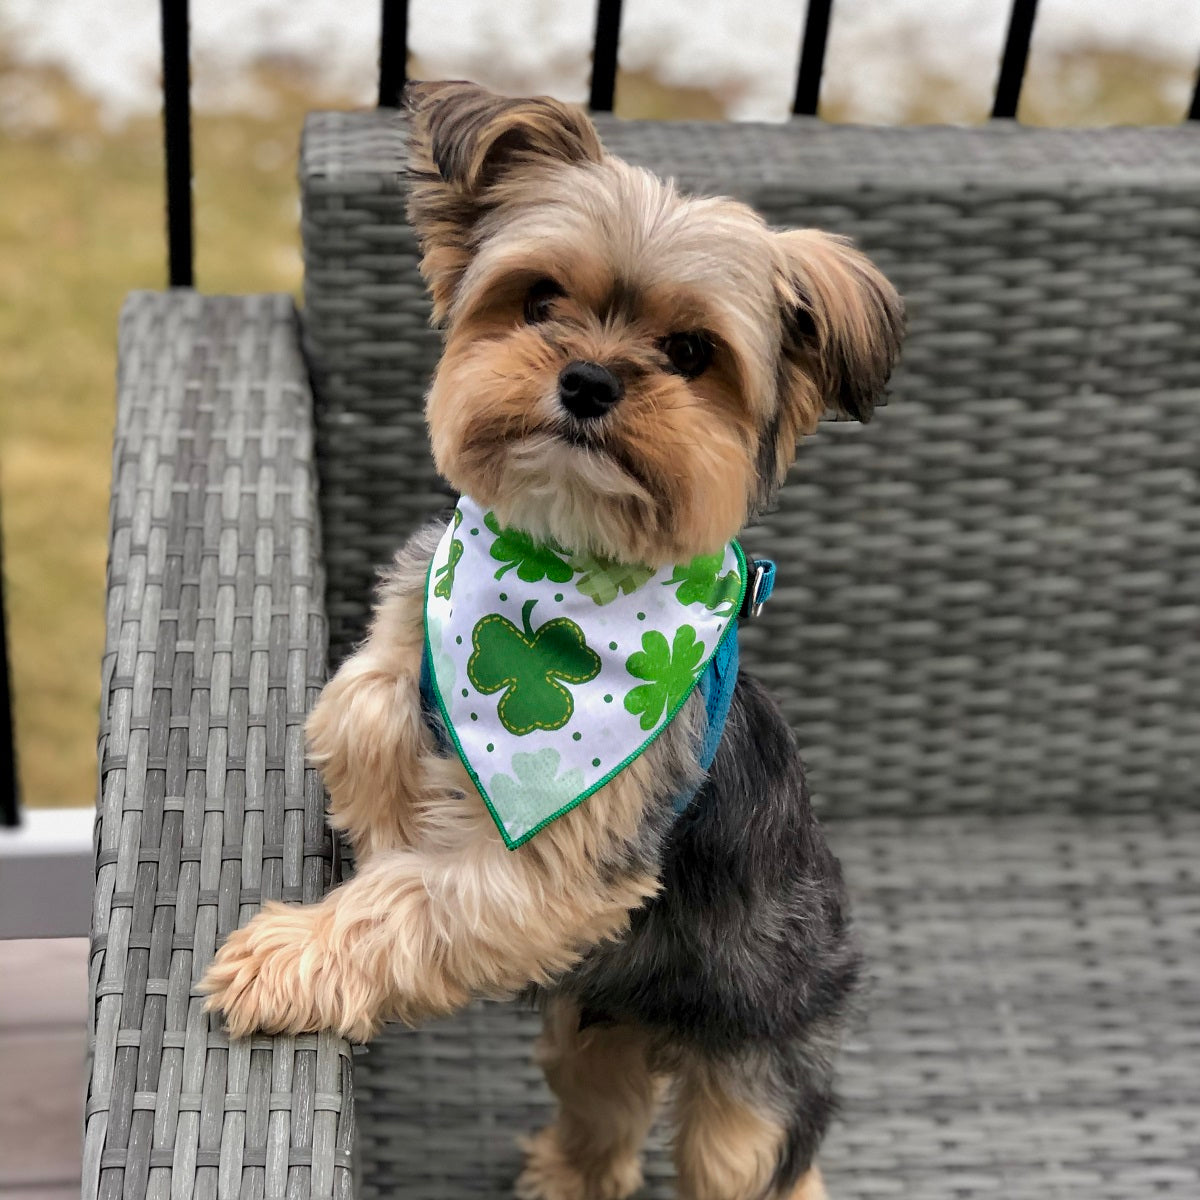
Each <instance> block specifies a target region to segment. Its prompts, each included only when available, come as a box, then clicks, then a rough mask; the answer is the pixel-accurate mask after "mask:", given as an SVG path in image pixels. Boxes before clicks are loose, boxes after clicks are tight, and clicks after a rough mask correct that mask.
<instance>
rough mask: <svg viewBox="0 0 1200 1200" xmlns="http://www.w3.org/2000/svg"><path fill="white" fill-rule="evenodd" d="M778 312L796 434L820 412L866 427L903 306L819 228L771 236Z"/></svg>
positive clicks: (896, 345) (896, 344)
mask: <svg viewBox="0 0 1200 1200" xmlns="http://www.w3.org/2000/svg"><path fill="white" fill-rule="evenodd" d="M775 238H776V247H777V249H778V252H779V269H778V292H779V297H780V303H781V305H782V308H783V358H784V371H783V376H784V379H785V383H784V385H783V386H784V388H785V389H788V390H790V391H791V393H792V394H791V395H789V396H782V397H780V400H781V402H782V403H783V404H784V405H785V406H787V405H789V404H791V405H792V406H797V405H798V406H799V407H800V408H801V409H803V410H804V411H803V412H798V413H797V414H796V418H795V420H796V426H797V429H796V432H797V433H798V434H802V433H805V432H807V431H808V429H809V428H811V427H812V425H813V424H815V422H816V421H817V420H819V419H820V416H821V411H822V410H823V409H832V410H833V411H834V412H837V413H840V414H842V415H844V416H848V417H853V418H854V419H855V420H856V421H864V422H865V421H869V420H870V419H871V414H872V413H873V412H874V409H875V403H876V401H877V400H878V399H879V397H880V396H881V395H882V393H883V389H884V385H885V384H886V383H887V381H888V376H889V375H890V374H891V371H892V365H893V363H894V362H895V361H896V355H897V354H898V352H899V350H900V342H901V339H902V337H903V335H904V302H903V301H902V300H901V299H900V296H899V294H898V293H897V292H896V289H895V288H894V287H892V285H891V284H890V283H889V282H888V281H887V279H885V278H884V276H883V274H882V273H881V272H880V270H879V269H878V268H877V267H876V266H875V264H874V263H872V262H871V260H870V259H869V258H867V256H866V255H865V254H863V253H862V252H861V251H859V250H856V249H855V248H854V246H853V245H852V244H851V243H850V241H849V240H848V239H846V238H842V237H836V236H834V235H833V234H829V233H823V232H821V230H819V229H796V230H787V231H785V232H782V233H777V234H775Z"/></svg>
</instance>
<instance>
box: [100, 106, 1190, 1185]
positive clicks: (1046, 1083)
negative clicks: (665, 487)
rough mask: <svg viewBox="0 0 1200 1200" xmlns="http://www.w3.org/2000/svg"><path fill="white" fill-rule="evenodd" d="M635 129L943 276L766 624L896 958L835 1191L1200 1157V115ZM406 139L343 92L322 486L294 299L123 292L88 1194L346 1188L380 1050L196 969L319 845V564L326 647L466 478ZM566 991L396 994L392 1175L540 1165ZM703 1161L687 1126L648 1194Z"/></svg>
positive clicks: (307, 163)
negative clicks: (402, 543)
mask: <svg viewBox="0 0 1200 1200" xmlns="http://www.w3.org/2000/svg"><path fill="white" fill-rule="evenodd" d="M604 132H605V136H606V140H607V141H608V142H609V144H610V145H611V146H612V147H613V148H614V149H616V150H618V151H619V152H620V153H622V154H624V155H626V156H627V157H630V158H633V159H637V160H640V161H645V162H647V163H649V164H651V165H653V166H655V168H656V169H658V170H660V171H665V172H669V173H673V174H675V175H677V176H678V177H679V178H680V179H681V180H684V181H686V182H688V183H689V184H691V185H694V186H698V187H702V188H704V189H705V190H719V191H724V192H732V193H735V194H739V195H742V196H743V197H745V198H747V199H749V200H751V201H753V202H754V203H756V204H757V205H758V206H759V207H760V208H762V210H763V211H764V212H765V213H766V214H767V215H768V217H769V218H770V219H771V220H773V221H776V222H779V223H781V224H783V223H793V224H818V225H822V226H825V227H828V228H832V229H836V230H839V231H842V232H847V233H851V234H853V235H855V236H856V237H857V238H858V239H859V240H860V241H861V242H862V243H863V244H864V245H865V247H866V248H867V249H868V250H869V251H870V252H871V253H872V254H873V255H874V256H875V257H876V258H877V260H878V261H879V262H880V263H881V265H883V266H884V268H885V269H886V270H887V271H888V272H889V273H890V274H891V275H892V277H893V278H894V279H895V280H896V281H897V283H898V284H899V285H900V286H901V288H902V290H903V291H904V292H905V293H906V294H907V296H908V299H909V302H910V306H911V316H912V320H911V337H910V341H909V345H908V350H907V353H906V356H905V361H904V364H903V366H902V368H901V370H900V371H899V372H898V374H897V377H896V380H895V385H894V401H893V403H892V404H891V405H890V406H889V407H888V408H887V409H886V410H884V411H883V412H881V414H880V415H879V416H878V417H877V420H876V422H875V424H873V425H872V426H870V427H868V428H866V429H859V428H857V427H854V426H849V425H841V424H828V425H826V426H825V427H824V428H823V429H822V430H821V432H820V433H819V434H818V435H817V436H816V437H815V438H814V439H812V441H811V442H810V443H809V444H808V445H807V446H806V448H805V450H804V451H803V453H802V455H801V460H800V462H799V464H798V465H797V467H796V468H795V470H794V472H793V474H792V477H791V480H790V482H789V485H788V487H787V488H786V489H785V492H784V495H783V497H782V501H781V505H780V509H779V511H778V512H777V513H774V514H772V515H771V516H770V517H769V518H767V519H766V520H764V521H763V523H762V525H761V527H760V528H759V529H757V530H754V531H752V532H751V534H750V536H749V537H748V539H747V541H748V543H749V544H750V545H752V546H753V547H754V548H756V549H760V550H763V551H765V552H768V553H771V554H772V555H773V556H774V557H776V558H777V559H779V560H780V567H781V575H782V579H781V582H780V585H779V587H778V588H777V590H776V594H775V598H774V599H773V600H772V603H771V605H770V606H769V607H768V610H767V612H768V614H769V615H768V617H767V618H766V619H765V620H764V621H763V622H762V623H761V624H760V625H759V626H757V627H754V628H750V629H748V630H747V633H746V637H745V643H746V654H745V656H746V659H747V660H748V664H749V665H750V667H751V668H752V669H754V670H755V671H757V672H758V673H759V674H761V675H762V676H763V677H764V678H766V679H768V680H769V681H770V683H771V684H772V686H773V687H774V689H775V690H776V691H777V693H778V694H779V695H780V696H781V698H782V699H783V701H784V703H785V705H786V707H787V711H788V714H789V716H790V717H791V719H792V720H793V721H794V723H795V724H796V726H797V728H798V730H799V732H800V736H801V739H802V743H803V745H804V747H805V750H806V754H807V757H808V758H809V759H810V761H811V763H812V765H813V779H814V782H815V786H816V790H817V792H818V796H819V800H820V802H821V804H822V807H823V812H824V818H825V821H826V824H827V827H828V828H829V831H830V837H831V840H832V842H833V843H834V846H835V849H837V850H838V852H839V853H840V855H841V857H842V859H843V862H844V864H845V866H846V870H847V874H848V877H849V880H850V883H851V887H852V890H853V892H854V894H855V898H856V912H857V917H858V922H859V926H860V929H861V931H862V936H863V939H864V941H865V943H866V946H867V949H868V953H869V956H870V962H871V974H872V987H871V991H870V994H869V996H868V997H867V1001H866V1004H865V1006H864V1007H865V1016H864V1018H863V1020H862V1022H861V1023H860V1026H859V1028H858V1029H857V1031H856V1033H855V1035H854V1037H853V1039H852V1041H851V1044H850V1046H849V1048H848V1051H847V1053H846V1055H845V1058H844V1060H843V1091H844V1094H845V1099H846V1113H845V1117H844V1120H842V1121H841V1122H840V1123H839V1124H838V1126H837V1128H836V1130H835V1132H834V1134H833V1136H832V1137H831V1138H830V1141H829V1144H828V1147H827V1150H826V1153H825V1155H824V1160H825V1167H826V1174H827V1177H828V1180H829V1183H830V1188H831V1192H832V1194H833V1197H834V1200H853V1198H855V1197H864V1198H866V1197H890V1196H907V1197H914V1198H916V1200H950V1198H952V1197H953V1198H968V1197H969V1198H977V1197H978V1198H983V1197H1004V1198H1005V1200H1013V1198H1023V1197H1030V1198H1033V1197H1038V1198H1042V1197H1048V1198H1065V1197H1072V1198H1073V1197H1077V1196H1087V1197H1088V1198H1089V1200H1142V1198H1143V1197H1149V1196H1169V1197H1173V1198H1179V1200H1182V1198H1184V1197H1187V1198H1188V1200H1194V1197H1196V1196H1197V1195H1200V1083H1198V1082H1197V1081H1198V1080H1200V1015H1198V1006H1197V1004H1196V988H1195V984H1194V982H1193V980H1194V977H1195V975H1196V973H1197V966H1198V964H1200V867H1198V866H1197V860H1196V854H1195V847H1196V846H1197V844H1200V843H1198V840H1197V839H1200V793H1198V788H1197V778H1198V769H1200V637H1198V636H1197V631H1198V630H1200V473H1198V465H1200V361H1198V356H1197V353H1196V347H1197V346H1200V337H1198V336H1197V335H1198V334H1200V303H1197V301H1198V300H1200V282H1198V280H1200V212H1198V211H1197V208H1196V206H1195V204H1194V197H1195V195H1196V194H1197V193H1198V191H1200V143H1198V142H1197V134H1196V132H1194V131H1190V130H1155V131H1104V132H1093V133H1065V132H1048V131H1040V132H1039V131H1025V130H1019V129H1010V128H990V129H987V130H970V131H967V130H904V131H900V130H867V129H839V128H831V127H826V126H821V125H819V124H815V123H804V122H797V123H793V124H792V125H791V126H788V127H778V128H763V127H745V126H739V127H732V126H724V127H715V126H694V125H670V126H666V125H652V124H645V125H636V126H635V125H622V124H620V123H609V124H607V125H606V126H605V129H604ZM402 164H403V140H402V125H401V123H400V121H399V120H398V119H397V118H396V117H395V116H393V115H390V114H380V113H363V114H328V113H326V114H316V115H314V116H313V117H312V118H310V120H309V123H308V127H307V130H306V136H305V143H304V150H303V155H302V164H301V182H302V187H303V193H304V219H303V220H304V241H305V256H306V282H305V299H306V309H305V319H304V322H303V337H304V345H305V349H306V352H307V356H308V360H309V364H308V365H309V366H310V367H311V370H312V373H313V379H314V382H315V387H316V394H317V405H316V413H315V417H316V421H315V431H316V432H315V445H316V464H317V468H318V473H319V475H320V485H321V486H320V488H319V491H318V492H317V493H316V495H314V489H313V487H312V479H311V459H310V457H309V452H310V444H311V443H310V430H309V426H308V421H309V408H308V403H309V402H308V393H307V390H306V383H305V381H304V378H305V377H304V370H303V366H302V365H301V363H300V360H299V356H298V354H297V349H296V334H295V331H294V328H293V323H292V315H291V312H290V308H289V306H288V305H287V302H286V301H281V300H279V299H278V298H263V297H259V298H251V299H207V300H203V301H202V300H199V299H197V298H196V297H194V296H188V295H171V296H138V297H135V298H134V299H133V300H132V301H131V302H130V306H129V308H128V309H127V312H126V317H125V323H124V325H123V332H122V371H121V386H120V412H119V418H118V443H117V456H116V468H117V469H116V474H115V476H114V496H115V499H114V546H113V558H112V567H111V588H110V605H109V609H110V618H109V652H108V654H107V655H106V659H105V663H106V667H105V694H104V700H103V707H102V714H103V731H102V740H101V756H102V773H103V776H102V778H103V788H104V791H103V800H102V806H103V807H102V814H101V841H100V848H101V853H100V868H99V873H98V878H99V890H98V902H97V917H96V920H97V926H96V928H97V936H96V950H95V954H94V959H93V962H94V969H93V980H94V981H95V983H96V985H97V1002H96V1013H97V1024H96V1041H95V1064H94V1071H93V1081H92V1089H91V1093H90V1101H89V1109H88V1114H89V1115H88V1141H87V1158H86V1162H87V1167H86V1175H85V1192H86V1193H87V1194H88V1195H91V1194H95V1191H96V1181H97V1180H99V1184H100V1188H99V1190H100V1191H101V1192H102V1193H103V1194H104V1195H106V1196H107V1195H114V1196H115V1195H117V1194H121V1195H124V1196H129V1197H136V1196H139V1195H141V1194H143V1193H144V1192H146V1191H152V1192H154V1194H156V1195H158V1194H161V1195H164V1196H165V1195H166V1194H167V1193H168V1192H169V1193H170V1194H171V1195H173V1196H185V1195H189V1194H190V1193H191V1188H192V1186H193V1183H194V1185H195V1188H196V1190H197V1191H198V1192H200V1193H201V1194H209V1193H211V1192H216V1191H217V1190H218V1189H219V1192H220V1194H221V1195H229V1196H233V1195H238V1196H246V1197H253V1196H262V1195H266V1196H272V1197H274V1196H282V1195H284V1194H285V1193H286V1194H287V1195H289V1196H292V1195H295V1196H301V1195H304V1194H305V1193H311V1194H312V1195H315V1196H322V1197H323V1196H328V1195H330V1194H331V1192H334V1191H336V1192H338V1194H339V1195H341V1194H344V1193H345V1191H346V1189H347V1188H348V1187H349V1182H348V1178H347V1176H348V1172H347V1171H346V1163H347V1150H348V1147H349V1138H350V1127H351V1115H350V1110H349V1102H348V1101H349V1086H350V1074H349V1059H348V1058H347V1057H346V1048H345V1047H344V1046H342V1045H340V1044H339V1043H337V1042H336V1041H335V1040H331V1039H325V1038H312V1039H267V1038H262V1039H256V1040H255V1041H254V1042H253V1043H251V1045H250V1046H249V1047H246V1046H238V1047H233V1048H227V1047H226V1043H225V1041H224V1039H223V1038H222V1036H221V1035H220V1034H219V1033H217V1032H215V1031H213V1030H210V1027H209V1024H208V1022H207V1021H205V1020H204V1018H203V1017H202V1016H201V1015H200V1014H199V1010H198V1008H197V1007H196V1001H195V1000H191V1001H190V1002H189V1001H188V998H187V984H188V981H189V980H190V979H192V978H194V977H195V976H196V975H197V974H198V972H199V970H200V969H201V966H202V962H203V959H204V958H206V956H207V955H208V954H210V953H211V950H212V946H213V943H214V940H215V938H216V937H217V936H218V930H220V931H222V932H223V931H224V930H225V929H227V928H229V927H231V926H232V925H233V924H234V923H235V922H236V921H237V919H238V917H239V911H240V912H241V913H243V914H244V913H245V912H248V911H249V909H250V906H253V905H254V904H256V903H257V902H258V900H259V898H260V895H277V894H280V891H281V889H282V894H284V895H285V896H291V897H297V898H298V897H299V896H300V895H301V894H303V895H304V896H305V897H309V896H313V895H315V894H317V893H318V892H319V890H320V889H321V887H322V886H324V885H325V884H326V883H327V882H328V880H329V878H330V868H329V864H328V843H327V841H326V840H325V836H324V834H323V832H322V826H321V822H320V794H319V786H318V785H317V784H316V783H315V781H314V780H313V779H312V777H311V774H305V772H304V769H303V761H302V751H301V746H300V739H299V723H300V719H301V716H302V710H303V708H304V706H305V705H306V704H307V703H310V702H311V699H312V696H313V694H314V690H315V688H316V687H317V686H319V683H320V680H321V679H322V678H323V677H324V671H325V648H324V644H323V641H322V638H323V629H324V611H323V609H322V606H321V603H320V593H319V578H320V572H321V569H322V568H324V570H325V571H326V572H327V573H328V586H327V589H326V593H325V595H326V600H327V610H328V614H329V623H330V641H331V646H332V656H333V658H334V659H335V660H336V659H337V658H339V657H341V656H342V655H344V654H345V653H346V652H347V650H348V649H349V648H350V647H351V645H352V644H353V641H354V639H355V638H356V637H357V636H358V634H359V633H360V632H361V629H362V622H363V618H364V614H365V611H366V604H367V599H368V594H369V585H370V582H371V579H372V575H373V571H374V568H375V566H376V565H377V564H378V563H380V562H383V561H385V560H386V559H387V558H388V557H389V555H390V553H391V551H392V549H393V548H394V546H395V545H396V543H397V542H398V541H399V540H401V538H402V537H403V536H404V534H405V533H406V532H407V531H408V530H409V529H410V528H411V527H412V526H413V525H414V524H415V523H416V522H417V521H418V520H420V518H421V517H422V516H423V515H424V514H425V513H426V512H428V511H429V510H430V509H431V508H432V507H434V506H436V505H437V504H439V503H441V501H442V497H443V492H442V490H441V488H440V485H439V484H438V482H437V481H436V479H435V478H434V476H433V473H432V469H431V467H430V465H429V460H428V454H427V450H426V445H425V440H424V431H423V426H422V422H421V417H420V401H421V396H422V393H423V391H424V388H425V386H426V383H427V379H428V373H429V370H430V368H431V366H432V364H433V362H434V361H435V359H436V353H437V343H436V339H435V337H434V336H433V335H432V334H431V333H430V332H429V330H428V329H427V327H426V323H425V322H426V312H427V307H426V302H425V300H424V296H423V292H422V289H421V286H420V282H419V280H418V278H417V275H416V271H415V246H414V243H413V239H412V235H411V232H410V231H409V230H407V228H406V227H405V225H404V223H403V215H402V214H403V204H404V196H403V179H402ZM318 501H319V508H320V521H321V525H322V526H323V530H324V536H323V541H322V543H321V551H320V553H318V550H317V547H316V545H315V544H314V542H313V541H312V540H311V539H313V537H314V534H315V530H316V528H317V519H316V512H315V508H314V505H315V504H316V503H317V502H318ZM768 639H769V641H770V651H771V652H770V657H769V660H768V659H767V656H766V655H764V654H763V653H762V650H763V646H764V642H765V641H766V640H768ZM281 856H282V857H281ZM239 906H245V907H242V908H239ZM535 1027H536V1021H535V1020H534V1018H533V1017H532V1016H531V1015H530V1014H528V1013H525V1012H522V1011H520V1010H518V1009H516V1008H512V1007H505V1006H483V1007H480V1008H477V1009H474V1010H472V1011H471V1012H469V1013H468V1014H465V1015H464V1016H463V1017H461V1018H459V1019H458V1020H455V1021H451V1022H445V1023H443V1024H441V1025H438V1026H435V1027H432V1028H430V1029H427V1030H423V1031H421V1032H419V1033H411V1032H407V1031H401V1032H396V1033H389V1034H388V1035H386V1036H384V1037H381V1038H379V1039H377V1040H376V1042H375V1043H373V1044H372V1046H371V1047H370V1048H369V1049H368V1051H367V1052H366V1054H365V1056H364V1057H363V1058H362V1059H361V1060H359V1061H357V1062H356V1066H355V1070H354V1072H353V1074H354V1088H355V1091H356V1093H357V1095H356V1106H357V1121H358V1133H357V1136H356V1146H357V1153H358V1158H359V1161H360V1173H359V1187H358V1192H359V1194H360V1195H362V1196H366V1197H374V1196H384V1195H405V1196H410V1197H413V1198H417V1197H419V1198H421V1200H426V1198H429V1200H451V1198H454V1200H459V1198H463V1197H468V1196H478V1197H485V1196H486V1197H498V1196H502V1195H504V1194H506V1192H507V1190H508V1188H509V1185H510V1184H511V1180H512V1178H513V1176H514V1174H515V1172H516V1169H517V1163H518V1155H517V1151H516V1149H515V1147H514V1145H513V1139H514V1136H515V1135H516V1134H517V1133H519V1132H521V1131H523V1130H526V1129H529V1128H531V1127H533V1126H534V1125H535V1124H537V1123H538V1122H539V1121H540V1120H542V1119H544V1116H545V1112H546V1104H547V1099H546V1094H545V1091H544V1088H543V1086H542V1085H541V1083H540V1081H539V1078H538V1075H537V1073H536V1071H535V1070H534V1069H533V1068H532V1066H531V1065H530V1063H529V1048H530V1047H529V1043H530V1040H531V1038H532V1036H533V1031H534V1028H535ZM668 1194H670V1172H669V1168H668V1166H667V1159H666V1158H665V1156H664V1155H663V1153H662V1148H661V1143H656V1149H655V1152H654V1153H653V1154H652V1155H651V1157H650V1161H649V1163H648V1186H647V1190H646V1195H647V1196H649V1197H653V1198H654V1200H659V1198H660V1197H665V1196H667V1195H668Z"/></svg>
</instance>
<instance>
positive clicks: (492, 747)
mask: <svg viewBox="0 0 1200 1200" xmlns="http://www.w3.org/2000/svg"><path fill="white" fill-rule="evenodd" d="M495 748H496V747H495V746H493V745H492V743H491V742H488V753H489V754H491V752H492V751H493V750H495Z"/></svg>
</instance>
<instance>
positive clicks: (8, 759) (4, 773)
mask: <svg viewBox="0 0 1200 1200" xmlns="http://www.w3.org/2000/svg"><path fill="white" fill-rule="evenodd" d="M3 562H4V548H3V546H2V545H0V564H3ZM8 681H9V673H8V622H7V621H6V620H5V615H4V572H3V571H2V570H0V826H2V825H16V824H17V823H18V821H19V820H20V811H19V809H18V808H17V751H16V742H15V739H14V738H13V719H12V695H11V693H10V691H9V685H8Z"/></svg>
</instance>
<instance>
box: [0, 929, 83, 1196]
mask: <svg viewBox="0 0 1200 1200" xmlns="http://www.w3.org/2000/svg"><path fill="white" fill-rule="evenodd" d="M87 946H88V943H87V939H86V938H44V939H38V940H30V941H0V1200H68V1198H71V1200H76V1198H77V1197H78V1196H79V1176H80V1149H81V1141H82V1128H83V1090H84V1058H85V1055H86V1052H87V1031H86V1029H87V1027H86V1014H87Z"/></svg>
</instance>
